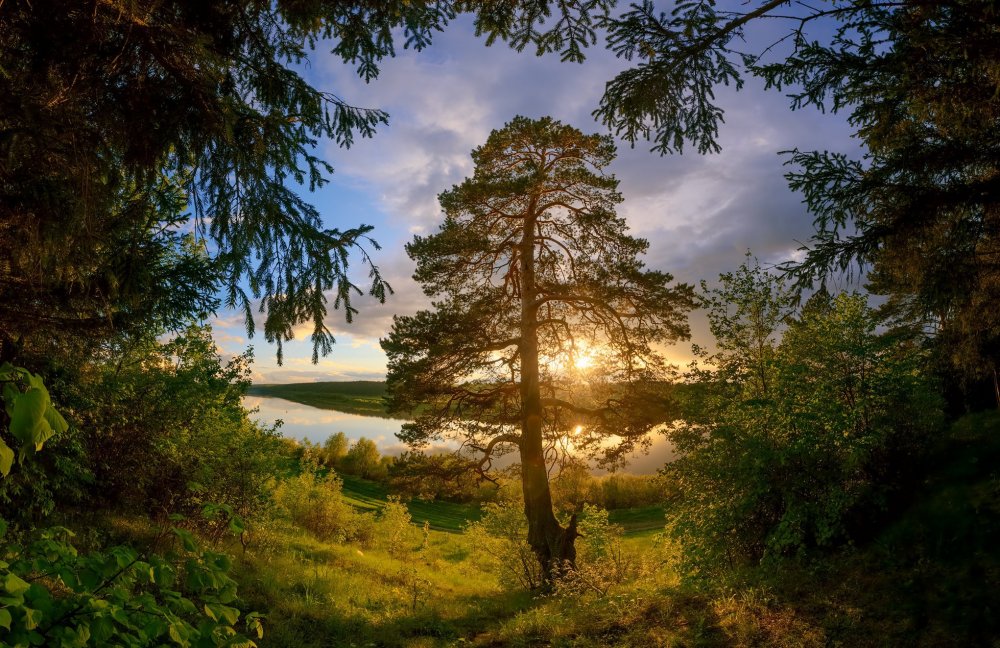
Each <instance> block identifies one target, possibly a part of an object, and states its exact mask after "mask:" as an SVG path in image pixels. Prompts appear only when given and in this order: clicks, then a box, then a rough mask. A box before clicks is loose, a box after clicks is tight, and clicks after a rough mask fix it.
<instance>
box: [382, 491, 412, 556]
mask: <svg viewBox="0 0 1000 648" xmlns="http://www.w3.org/2000/svg"><path fill="white" fill-rule="evenodd" d="M378 535H379V543H380V544H381V545H382V546H383V547H385V550H386V551H388V552H389V554H390V555H392V556H394V557H396V558H402V557H403V556H405V555H406V554H407V553H409V551H410V550H411V549H412V548H413V545H414V543H415V542H416V529H415V528H414V526H413V524H412V521H411V518H410V511H409V510H408V509H407V508H406V505H405V504H403V502H402V501H401V500H400V499H399V497H397V496H395V495H390V496H389V500H388V501H387V502H386V504H385V506H384V507H382V511H381V512H380V513H379V518H378Z"/></svg>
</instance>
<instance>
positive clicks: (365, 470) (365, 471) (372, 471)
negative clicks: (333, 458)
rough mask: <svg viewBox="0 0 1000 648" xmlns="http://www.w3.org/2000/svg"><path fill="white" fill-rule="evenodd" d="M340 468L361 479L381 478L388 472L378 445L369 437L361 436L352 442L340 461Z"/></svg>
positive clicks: (377, 479)
mask: <svg viewBox="0 0 1000 648" xmlns="http://www.w3.org/2000/svg"><path fill="white" fill-rule="evenodd" d="M341 469H342V470H343V471H344V472H346V473H348V474H350V475H357V476H358V477H361V478H362V479H372V480H376V481H379V480H382V479H385V477H386V475H387V474H388V466H387V464H386V463H383V462H382V457H381V455H380V453H379V451H378V446H376V445H375V442H374V441H372V440H371V439H366V438H365V437H361V438H360V439H358V440H357V441H355V442H354V443H353V444H351V448H350V450H348V451H347V455H345V456H344V459H343V461H341Z"/></svg>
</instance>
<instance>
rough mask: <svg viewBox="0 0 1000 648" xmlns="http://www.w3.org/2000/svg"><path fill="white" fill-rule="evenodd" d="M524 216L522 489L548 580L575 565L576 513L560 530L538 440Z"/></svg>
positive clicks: (530, 220) (528, 221)
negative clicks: (566, 525) (567, 524)
mask: <svg viewBox="0 0 1000 648" xmlns="http://www.w3.org/2000/svg"><path fill="white" fill-rule="evenodd" d="M532 211H533V210H529V216H528V217H526V218H525V219H524V231H523V236H522V239H521V251H520V252H521V260H520V261H521V263H520V271H521V349H520V352H521V416H522V419H521V442H520V451H521V487H522V490H523V492H524V513H525V516H526V517H527V519H528V544H529V545H531V548H532V550H533V551H534V552H535V556H536V557H537V558H538V562H539V564H540V565H541V567H542V573H543V574H544V577H545V581H546V583H548V582H550V581H551V578H552V576H553V575H555V574H557V573H559V572H561V571H563V570H564V569H567V568H572V567H574V566H575V561H576V547H575V546H574V541H575V540H576V538H577V535H578V534H577V531H576V515H575V514H574V515H573V517H572V518H571V520H570V523H569V526H568V527H566V528H563V527H562V525H560V524H559V521H558V520H557V519H556V516H555V512H554V511H553V510H552V493H551V491H550V490H549V476H548V471H547V470H546V468H545V450H544V448H543V444H542V400H541V389H540V384H539V371H538V306H537V305H536V304H535V301H536V299H537V297H538V291H537V289H536V286H535V259H534V253H535V239H534V230H535V218H534V216H532V215H530V214H531V213H532Z"/></svg>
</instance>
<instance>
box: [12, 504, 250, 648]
mask: <svg viewBox="0 0 1000 648" xmlns="http://www.w3.org/2000/svg"><path fill="white" fill-rule="evenodd" d="M5 527H6V524H5V523H4V522H3V520H0V542H4V541H5V540H6V539H5V538H4V531H5ZM33 535H34V537H33V538H31V539H28V540H27V541H25V542H16V541H15V542H12V543H6V542H5V543H4V548H3V551H2V553H0V593H2V594H3V596H2V597H0V628H2V629H3V630H4V632H3V633H0V646H4V647H7V646H27V645H46V646H65V647H70V646H89V645H99V646H107V645H116V646H144V645H150V644H156V645H165V644H171V645H173V644H176V645H179V646H253V645H255V644H254V643H253V642H252V641H251V640H250V639H249V638H248V637H247V636H245V635H242V634H240V630H238V629H237V628H238V627H239V626H243V627H245V629H246V631H247V633H248V634H250V635H254V636H256V637H257V638H260V637H262V636H263V626H262V625H261V621H260V615H258V614H253V613H251V614H247V615H243V613H242V612H241V611H240V610H239V609H238V608H237V607H235V604H236V603H237V599H236V582H235V581H234V580H233V579H232V578H231V577H230V576H229V569H230V566H231V562H230V559H229V557H228V556H226V555H225V554H220V553H215V552H212V551H205V550H202V549H201V548H199V547H198V544H197V542H196V541H195V539H194V538H193V536H191V534H190V533H188V532H187V531H184V530H181V529H174V530H173V536H174V544H175V546H174V547H173V548H172V549H171V550H170V551H168V552H167V553H164V554H163V555H158V554H155V553H149V552H146V553H140V552H138V551H136V550H135V549H133V548H132V547H128V546H118V547H113V548H111V549H108V550H106V551H99V552H92V553H87V554H82V555H81V554H80V553H78V552H77V550H76V549H75V548H74V547H73V545H72V543H71V540H70V539H71V537H72V535H73V534H72V533H71V532H70V531H69V530H67V529H63V528H59V527H55V528H51V529H47V530H44V531H40V532H37V533H35V534H33ZM241 616H242V617H243V622H242V623H240V617H241Z"/></svg>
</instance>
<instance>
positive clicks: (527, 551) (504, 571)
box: [465, 499, 544, 590]
mask: <svg viewBox="0 0 1000 648" xmlns="http://www.w3.org/2000/svg"><path fill="white" fill-rule="evenodd" d="M465 534H466V537H467V538H468V539H469V543H470V545H471V546H472V547H473V548H474V552H475V556H476V559H477V560H478V561H480V562H481V563H482V564H483V565H484V566H485V567H486V571H490V572H492V573H495V574H497V576H498V578H499V579H500V584H501V585H502V586H504V587H507V588H511V589H513V588H522V589H526V590H535V589H538V588H539V587H541V586H542V583H543V582H544V579H543V574H542V568H541V566H540V565H539V563H538V559H537V558H536V557H535V554H534V552H533V551H532V550H531V546H530V545H529V544H528V522H527V520H526V519H525V517H524V507H523V505H522V504H521V503H520V502H518V501H516V500H512V499H504V500H501V501H499V502H493V503H490V504H487V505H486V506H485V507H483V515H482V518H480V520H479V521H478V522H472V523H470V524H468V525H467V526H466V527H465Z"/></svg>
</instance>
